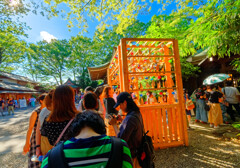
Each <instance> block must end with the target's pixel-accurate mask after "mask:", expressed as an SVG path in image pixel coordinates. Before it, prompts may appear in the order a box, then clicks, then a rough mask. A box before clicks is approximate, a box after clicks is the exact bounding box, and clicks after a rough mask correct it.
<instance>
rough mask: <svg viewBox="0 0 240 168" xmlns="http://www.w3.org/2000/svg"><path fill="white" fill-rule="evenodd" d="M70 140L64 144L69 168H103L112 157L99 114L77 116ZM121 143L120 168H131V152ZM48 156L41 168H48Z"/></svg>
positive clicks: (90, 112) (90, 113)
mask: <svg viewBox="0 0 240 168" xmlns="http://www.w3.org/2000/svg"><path fill="white" fill-rule="evenodd" d="M69 130H70V133H69V135H70V137H73V138H71V139H70V140H67V141H66V142H64V149H63V152H64V156H65V161H66V162H67V165H68V167H70V168H73V167H74V168H78V167H81V168H105V167H107V164H108V161H109V158H110V155H112V153H111V150H112V140H111V138H110V137H109V136H106V126H105V124H104V121H103V119H102V118H101V116H100V115H99V114H96V113H95V112H93V111H90V110H89V111H85V112H83V113H79V114H77V116H76V118H75V119H74V121H73V123H72V125H71V127H70V129H69ZM122 142H123V151H122V152H123V153H122V158H119V159H122V168H132V167H133V166H132V160H131V152H130V149H129V148H128V145H127V143H126V142H125V141H124V140H122ZM48 155H49V152H48V154H47V155H46V156H45V159H44V160H43V162H42V165H41V167H42V168H49V165H48Z"/></svg>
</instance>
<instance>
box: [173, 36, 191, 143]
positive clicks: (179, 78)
mask: <svg viewBox="0 0 240 168" xmlns="http://www.w3.org/2000/svg"><path fill="white" fill-rule="evenodd" d="M173 48H174V58H175V62H174V64H175V72H176V84H177V93H178V100H179V102H180V103H178V104H179V112H180V115H179V117H180V118H179V121H180V127H181V129H180V134H181V135H182V137H183V142H184V143H185V145H186V146H188V145H189V143H188V134H187V120H186V119H187V117H186V112H185V105H184V103H183V102H184V97H183V84H182V72H181V66H180V56H179V51H178V41H177V40H174V41H173ZM181 102H182V103H181Z"/></svg>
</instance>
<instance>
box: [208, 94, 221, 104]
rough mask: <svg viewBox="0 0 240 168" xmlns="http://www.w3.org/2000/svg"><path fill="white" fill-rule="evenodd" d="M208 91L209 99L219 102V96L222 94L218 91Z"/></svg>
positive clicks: (212, 101)
mask: <svg viewBox="0 0 240 168" xmlns="http://www.w3.org/2000/svg"><path fill="white" fill-rule="evenodd" d="M208 93H209V101H210V102H211V103H219V98H221V97H222V96H223V94H222V93H220V92H218V91H211V92H208Z"/></svg>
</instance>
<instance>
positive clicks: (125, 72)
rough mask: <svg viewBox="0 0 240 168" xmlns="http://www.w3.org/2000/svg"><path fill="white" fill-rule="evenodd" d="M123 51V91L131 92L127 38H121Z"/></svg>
mask: <svg viewBox="0 0 240 168" xmlns="http://www.w3.org/2000/svg"><path fill="white" fill-rule="evenodd" d="M121 53H122V74H123V78H122V79H123V91H125V92H129V79H128V62H127V53H126V39H121Z"/></svg>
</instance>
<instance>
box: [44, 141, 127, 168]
mask: <svg viewBox="0 0 240 168" xmlns="http://www.w3.org/2000/svg"><path fill="white" fill-rule="evenodd" d="M110 138H111V140H112V148H111V154H110V157H109V160H108V163H107V166H106V168H113V167H114V168H122V161H123V145H124V143H123V142H122V140H121V139H119V138H116V137H110ZM63 148H64V143H63V142H60V143H59V144H58V145H57V146H56V147H54V148H53V149H52V150H51V151H50V152H49V155H48V166H49V168H68V167H69V166H68V164H67V162H66V160H65V156H64V152H63Z"/></svg>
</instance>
